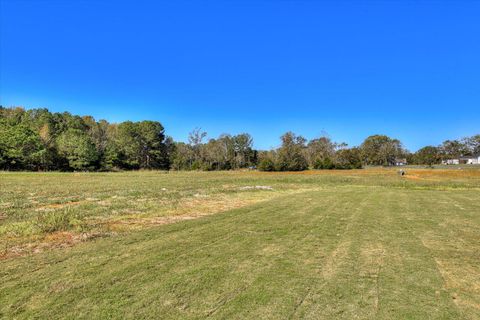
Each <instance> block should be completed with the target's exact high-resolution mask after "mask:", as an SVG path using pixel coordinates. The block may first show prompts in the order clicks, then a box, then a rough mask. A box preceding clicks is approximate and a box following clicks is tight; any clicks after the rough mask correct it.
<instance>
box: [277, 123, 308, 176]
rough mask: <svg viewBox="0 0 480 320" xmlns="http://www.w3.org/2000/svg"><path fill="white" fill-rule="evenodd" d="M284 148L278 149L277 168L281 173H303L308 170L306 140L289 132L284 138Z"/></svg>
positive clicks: (282, 138)
mask: <svg viewBox="0 0 480 320" xmlns="http://www.w3.org/2000/svg"><path fill="white" fill-rule="evenodd" d="M281 140H282V146H281V147H280V148H279V149H278V155H277V160H276V168H277V170H279V171H301V170H305V169H307V168H308V163H307V160H306V159H305V156H304V155H303V154H304V149H305V143H306V140H305V138H304V137H302V136H297V135H295V134H294V133H293V132H287V133H285V134H284V135H283V136H282V137H281Z"/></svg>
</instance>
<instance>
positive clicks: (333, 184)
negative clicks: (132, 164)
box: [0, 168, 480, 319]
mask: <svg viewBox="0 0 480 320" xmlns="http://www.w3.org/2000/svg"><path fill="white" fill-rule="evenodd" d="M0 255H1V257H0V318H5V319H15V318H40V319H43V318H54V319H56V318H83V319H104V318H131V319H142V318H152V319H160V318H164V319H182V318H187V319H203V318H215V319H232V318H233V319H246V318H248V319H266V318H270V319H299V318H302V319H303V318H305V319H480V170H479V169H478V168H477V169H475V168H472V169H468V168H462V169H457V168H448V169H421V168H407V175H406V176H404V177H401V176H399V175H397V173H396V170H395V169H377V168H372V169H366V170H353V171H307V172H301V173H259V172H208V173H205V172H180V173H168V174H167V173H163V172H125V173H0Z"/></svg>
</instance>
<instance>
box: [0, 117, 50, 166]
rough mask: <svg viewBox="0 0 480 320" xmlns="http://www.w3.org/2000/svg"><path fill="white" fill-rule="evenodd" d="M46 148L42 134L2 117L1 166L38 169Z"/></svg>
mask: <svg viewBox="0 0 480 320" xmlns="http://www.w3.org/2000/svg"><path fill="white" fill-rule="evenodd" d="M44 153H45V149H44V148H43V146H42V142H41V140H40V136H39V135H38V134H37V133H35V132H34V131H33V130H31V129H30V128H28V127H27V126H25V125H23V124H18V125H11V124H10V123H9V122H8V121H7V120H5V119H1V118H0V168H3V169H6V170H22V169H26V170H37V169H39V166H40V163H41V159H42V156H43V154H44Z"/></svg>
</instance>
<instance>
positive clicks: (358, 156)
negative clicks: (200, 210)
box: [0, 106, 480, 171]
mask: <svg viewBox="0 0 480 320" xmlns="http://www.w3.org/2000/svg"><path fill="white" fill-rule="evenodd" d="M280 141H281V145H280V146H279V147H278V148H276V149H272V150H255V149H254V147H253V138H252V136H251V135H250V134H248V133H239V134H236V135H231V134H222V135H220V136H219V137H217V138H213V137H209V136H208V134H207V132H205V131H203V130H202V129H201V128H195V129H194V130H193V131H192V132H190V134H189V136H188V140H187V142H175V141H174V140H173V139H172V138H171V137H168V136H167V135H166V134H165V129H164V127H163V125H162V124H161V123H160V122H158V121H149V120H145V121H138V122H133V121H125V122H122V123H109V122H108V121H106V120H99V121H97V120H95V119H94V118H93V117H91V116H83V117H81V116H78V115H72V114H70V113H68V112H62V113H58V112H56V113H52V112H50V111H48V110H47V109H45V108H40V109H29V110H25V109H23V108H20V107H12V108H4V107H1V106H0V170H63V171H68V170H76V171H106V170H135V169H159V170H236V169H242V168H258V169H259V170H263V171H301V170H306V169H357V168H361V167H362V166H364V165H382V166H389V165H394V164H395V163H396V161H397V160H398V159H399V158H406V159H408V162H409V163H412V164H425V165H433V164H438V163H440V162H441V161H442V160H445V159H451V158H456V157H461V156H471V155H478V154H479V153H480V134H477V135H474V136H471V137H465V138H462V139H458V140H447V141H445V142H443V143H442V144H441V145H439V146H426V147H424V148H421V149H420V150H418V151H417V152H415V153H409V152H408V151H407V150H406V149H405V148H404V147H403V145H402V143H401V142H400V140H398V139H395V138H391V137H388V136H386V135H372V136H369V137H367V138H366V139H365V140H364V141H363V143H362V144H361V145H360V146H359V147H352V148H349V147H348V146H347V144H345V143H339V142H335V141H332V139H331V138H330V137H328V136H320V137H317V138H314V139H311V140H310V141H308V140H307V139H305V138H304V137H302V136H300V135H297V134H295V133H293V132H286V133H285V134H283V135H282V136H281V137H280Z"/></svg>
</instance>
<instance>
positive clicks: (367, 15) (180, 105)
mask: <svg viewBox="0 0 480 320" xmlns="http://www.w3.org/2000/svg"><path fill="white" fill-rule="evenodd" d="M0 2H1V20H0V21H1V22H0V24H1V25H0V27H1V31H0V36H1V38H0V41H1V43H0V45H1V48H0V51H1V57H0V62H1V65H0V71H1V78H0V85H1V87H0V97H1V101H0V103H1V104H2V105H3V106H12V105H22V106H25V107H27V108H32V107H47V108H49V109H50V110H52V111H70V112H72V113H74V114H80V115H86V114H91V115H93V116H95V117H96V118H97V119H100V118H104V119H107V120H109V121H112V122H118V121H123V120H142V119H153V120H159V121H160V122H162V124H163V125H164V126H165V128H166V131H167V134H169V135H171V136H173V137H174V138H175V139H177V140H185V139H186V138H187V134H188V132H189V131H190V130H191V129H193V128H194V127H197V126H198V127H202V128H203V129H205V130H206V131H207V132H208V133H209V136H217V135H218V134H220V133H224V132H228V133H239V132H244V131H246V132H249V133H251V134H252V135H253V136H254V139H255V146H256V147H258V148H270V147H272V146H276V145H278V137H279V136H280V135H281V134H282V133H283V132H285V131H287V130H292V131H294V132H296V133H299V134H302V135H304V136H305V137H307V138H313V137H315V136H318V135H320V134H322V133H324V132H327V133H328V134H329V135H330V136H331V137H332V138H333V139H334V140H336V141H345V142H347V143H349V144H350V145H357V144H359V143H361V141H362V140H363V139H364V138H365V137H366V136H368V135H370V134H375V133H384V134H388V135H391V136H392V137H396V138H399V139H401V140H402V141H403V142H404V144H405V146H406V147H407V148H409V149H410V150H416V149H417V148H419V147H421V146H423V145H427V144H434V145H436V144H439V143H441V142H442V141H443V140H445V139H448V138H459V137H463V136H467V135H472V134H475V133H480V1H453V0H452V1H408V0H405V1H393V0H392V1H360V0H359V1H313V0H311V1H310V0H308V1H281V0H278V1H273V0H272V1H262V0H258V1H248V0H247V1H233V0H223V1H165V2H162V1H148V2H147V1H133V0H132V1H107V0H99V1H89V0H86V1H67V0H64V1H43V0H36V1H33V0H32V1H13V0H0Z"/></svg>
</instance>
